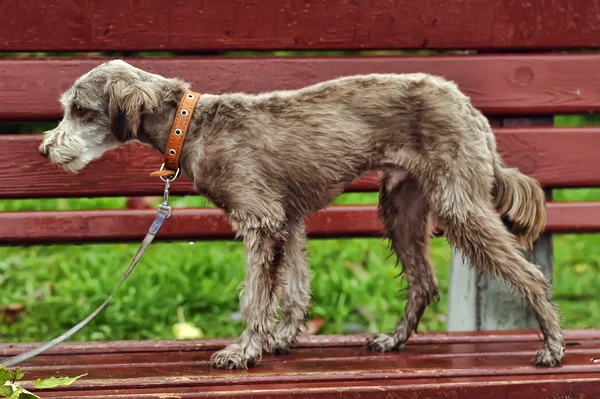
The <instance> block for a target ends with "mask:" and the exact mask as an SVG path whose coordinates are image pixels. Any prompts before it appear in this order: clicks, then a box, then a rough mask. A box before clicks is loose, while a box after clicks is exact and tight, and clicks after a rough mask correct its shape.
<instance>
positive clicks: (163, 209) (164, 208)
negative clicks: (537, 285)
mask: <svg viewBox="0 0 600 399" xmlns="http://www.w3.org/2000/svg"><path fill="white" fill-rule="evenodd" d="M163 180H164V181H165V182H166V183H165V191H164V198H163V202H162V203H161V204H160V205H159V206H158V214H157V215H156V218H155V219H154V222H152V225H151V226H150V229H149V230H148V233H147V234H146V237H144V240H143V241H142V243H141V244H140V247H139V248H138V250H137V252H136V254H135V256H134V257H133V260H132V261H131V263H130V264H129V267H128V268H127V271H126V272H125V274H124V275H123V277H122V278H121V281H120V282H119V285H117V288H115V289H114V291H113V292H112V294H110V296H109V297H108V298H107V299H106V300H105V301H104V303H103V304H102V305H100V306H99V307H98V308H97V309H96V310H94V311H93V312H92V313H91V314H90V315H89V316H88V317H86V318H85V319H83V320H82V321H80V322H79V323H78V324H77V325H75V326H74V327H72V328H71V329H70V330H68V331H66V332H65V333H63V334H62V335H60V336H59V337H56V338H54V339H53V340H52V341H49V342H47V343H45V344H44V345H42V346H40V347H38V348H34V349H32V350H29V351H27V352H24V353H21V354H20V355H17V356H13V357H10V358H8V359H5V360H3V361H2V362H0V366H14V365H17V364H19V363H22V362H24V361H25V360H29V359H31V358H33V357H35V356H37V355H39V354H41V353H44V352H46V351H47V350H49V349H51V348H53V347H55V346H56V345H58V344H60V343H61V342H63V341H64V340H66V339H68V338H69V337H71V336H72V335H73V334H75V333H76V332H77V331H79V330H81V329H82V328H83V327H85V325H86V324H87V323H89V322H90V320H92V319H93V318H94V317H96V315H97V314H98V313H100V311H101V310H102V309H104V307H105V306H106V305H107V304H108V302H110V300H111V299H112V297H113V295H115V293H116V292H117V290H118V289H119V287H121V285H122V284H123V283H124V282H125V280H126V279H127V277H129V275H130V274H131V272H132V271H133V269H134V268H135V265H136V264H137V263H138V261H139V260H140V259H141V258H142V255H143V254H144V252H145V251H146V249H147V248H148V246H149V245H150V243H151V242H152V240H154V237H155V236H156V233H158V230H159V229H160V227H161V226H162V225H163V223H164V222H165V220H167V219H168V218H169V217H170V216H171V207H170V206H169V189H170V187H171V180H170V179H163Z"/></svg>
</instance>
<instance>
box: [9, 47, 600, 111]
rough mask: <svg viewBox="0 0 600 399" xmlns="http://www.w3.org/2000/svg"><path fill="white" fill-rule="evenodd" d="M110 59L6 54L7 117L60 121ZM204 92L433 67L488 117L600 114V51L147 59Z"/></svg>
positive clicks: (147, 64)
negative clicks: (84, 80)
mask: <svg viewBox="0 0 600 399" xmlns="http://www.w3.org/2000/svg"><path fill="white" fill-rule="evenodd" d="M103 61H105V60H104V59H102V60H98V59H75V60H69V59H50V60H48V59H43V60H35V59H28V60H15V59H6V60H2V59H0V76H2V77H3V81H2V83H0V120H40V119H58V118H60V117H61V116H62V110H61V109H60V106H59V103H58V95H59V93H60V92H62V91H63V90H65V89H67V88H68V87H70V86H71V85H72V84H73V82H74V81H75V79H76V78H77V77H79V76H80V75H82V74H84V73H85V72H87V71H89V70H90V69H92V68H93V67H95V66H97V65H99V64H100V63H101V62H103ZM129 61H130V62H131V63H132V64H134V65H136V66H139V67H140V68H142V69H146V70H148V71H150V72H154V73H158V74H162V75H164V76H170V77H173V76H177V77H180V78H182V79H184V80H187V81H189V82H190V83H191V84H192V87H193V89H194V90H196V91H199V92H201V93H213V94H218V93H227V92H235V91H244V92H248V93H259V92H264V91H269V90H278V89H298V88H301V87H303V86H305V85H308V84H312V83H318V82H321V81H323V80H327V79H333V78H336V77H339V76H343V75H351V74H361V73H372V72H379V73H411V72H428V73H432V74H435V75H442V76H444V77H445V78H447V79H450V80H453V81H455V82H456V83H457V84H458V86H459V87H460V88H461V90H463V91H464V92H465V94H467V95H469V96H470V97H471V99H472V101H473V103H474V105H475V106H476V107H478V108H480V109H481V110H482V111H483V112H484V113H486V114H487V115H511V114H513V115H516V114H520V115H532V114H553V113H569V112H586V113H587V112H592V111H600V55H589V54H586V55H569V56H564V55H551V54H546V55H531V54H530V55H495V56H491V55H487V56H486V55H469V56H444V57H442V56H435V57H433V56H428V57H361V58H358V57H320V58H313V57H294V58H288V57H277V58H229V57H214V58H213V57H209V58H187V57H186V58H142V59H132V60H129Z"/></svg>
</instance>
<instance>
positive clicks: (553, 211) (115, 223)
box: [0, 202, 600, 245]
mask: <svg viewBox="0 0 600 399" xmlns="http://www.w3.org/2000/svg"><path fill="white" fill-rule="evenodd" d="M155 216H156V210H154V209H144V210H137V209H136V210H128V209H118V210H83V211H39V212H37V211H36V212H30V211H20V212H2V213H0V245H24V244H55V243H56V244H58V243H63V244H68V243H98V242H139V241H141V240H142V239H143V237H144V235H145V234H146V232H147V231H148V228H149V227H150V224H151V223H152V221H153V220H154V217H155ZM307 231H308V235H309V236H310V237H312V238H332V237H333V238H335V237H339V238H344V237H380V236H381V233H382V230H381V225H380V223H379V220H378V216H377V206H376V205H334V206H330V207H329V208H327V209H325V210H322V211H320V212H317V213H316V214H315V215H313V216H311V217H310V218H309V219H308V221H307ZM598 231H600V202H549V203H548V223H547V225H546V232H547V233H586V232H598ZM233 237H234V233H233V231H232V229H231V225H230V224H229V222H228V221H227V219H226V217H225V215H224V214H223V212H222V211H221V210H219V209H216V208H199V209H191V208H186V209H176V210H175V211H174V212H173V216H172V217H171V218H170V219H169V220H168V222H167V223H165V225H164V226H163V227H162V229H161V231H160V232H159V234H158V235H157V236H156V240H157V241H164V240H200V239H201V240H225V239H233Z"/></svg>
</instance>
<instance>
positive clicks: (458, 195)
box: [427, 163, 565, 366]
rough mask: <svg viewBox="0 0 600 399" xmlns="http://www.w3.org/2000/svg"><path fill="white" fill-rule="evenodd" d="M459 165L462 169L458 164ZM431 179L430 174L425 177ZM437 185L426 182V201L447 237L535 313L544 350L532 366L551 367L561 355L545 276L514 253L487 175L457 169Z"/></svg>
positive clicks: (561, 344) (555, 314)
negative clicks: (497, 210)
mask: <svg viewBox="0 0 600 399" xmlns="http://www.w3.org/2000/svg"><path fill="white" fill-rule="evenodd" d="M462 165H466V163H463V164H462ZM429 176H432V174H429ZM442 178H443V179H444V184H440V181H441V180H440V181H430V182H429V183H430V184H428V185H427V188H428V190H427V194H431V195H428V196H427V197H428V198H429V200H430V204H431V209H432V212H433V213H434V216H435V217H436V219H437V221H438V222H439V223H440V225H441V226H442V228H443V229H444V232H445V234H446V236H447V239H448V242H449V243H450V244H451V245H453V246H455V247H456V248H457V249H458V250H459V251H460V252H461V253H462V255H463V256H465V257H466V258H467V259H468V260H469V262H470V263H471V265H473V267H475V268H476V269H477V270H478V271H479V272H481V273H486V274H488V275H491V276H492V277H494V278H498V279H502V280H503V281H504V282H505V283H506V284H507V285H508V286H509V287H510V288H511V289H513V290H514V291H515V292H517V293H518V294H520V295H521V296H522V297H523V298H524V299H525V301H526V303H527V304H528V305H529V306H530V307H531V308H532V310H533V311H534V313H535V315H536V318H537V321H538V323H539V325H540V328H541V330H542V333H543V335H544V346H543V348H542V349H541V350H540V351H539V352H538V353H537V356H536V357H535V359H534V363H535V364H536V365H539V366H556V365H558V364H559V363H560V362H561V360H562V358H563V356H564V347H565V344H564V340H563V336H562V332H561V330H560V325H559V316H558V312H557V311H556V309H555V308H554V306H553V305H552V303H551V302H550V300H549V299H548V297H547V295H546V294H547V290H548V288H549V287H548V284H547V281H546V279H545V277H544V274H543V273H542V272H541V271H540V270H539V269H538V268H537V267H536V266H535V265H534V264H532V263H530V262H528V261H527V260H526V259H525V258H524V257H523V256H521V255H520V254H519V253H518V251H517V242H516V239H515V237H514V236H513V235H512V234H511V233H510V232H509V231H508V230H507V228H506V227H505V226H504V225H503V224H502V221H501V218H500V216H499V215H498V214H497V213H496V211H495V209H494V204H493V202H492V198H491V195H490V192H491V187H492V184H493V177H492V175H491V174H486V173H485V172H484V171H483V168H480V167H478V168H472V169H471V168H464V167H463V168H462V174H459V173H451V174H445V175H444V176H443V177H442Z"/></svg>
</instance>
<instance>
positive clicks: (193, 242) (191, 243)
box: [188, 241, 196, 245]
mask: <svg viewBox="0 0 600 399" xmlns="http://www.w3.org/2000/svg"><path fill="white" fill-rule="evenodd" d="M195 243H196V242H195V241H190V242H189V243H188V244H190V245H194V244H195Z"/></svg>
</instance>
